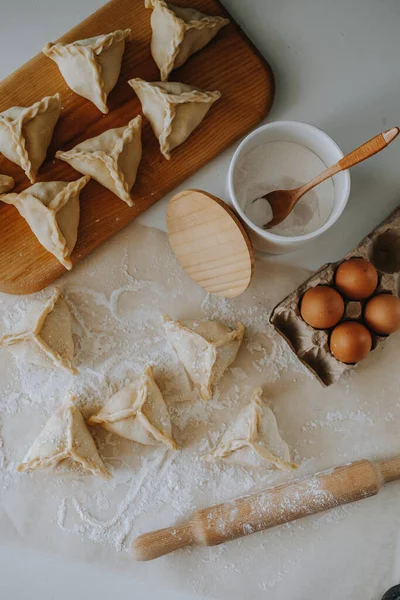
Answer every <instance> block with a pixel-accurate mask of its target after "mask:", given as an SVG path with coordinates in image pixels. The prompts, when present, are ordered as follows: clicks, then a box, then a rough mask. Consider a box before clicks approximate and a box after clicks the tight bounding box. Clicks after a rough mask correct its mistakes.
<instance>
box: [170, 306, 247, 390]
mask: <svg viewBox="0 0 400 600" xmlns="http://www.w3.org/2000/svg"><path fill="white" fill-rule="evenodd" d="M164 327H165V332H166V335H167V338H168V340H169V342H170V343H171V345H172V347H173V348H174V350H175V352H176V353H177V355H178V358H179V360H180V361H181V363H182V364H183V366H184V367H185V369H186V372H187V373H188V375H189V377H190V379H191V380H192V382H193V383H194V385H195V386H196V387H197V388H198V389H199V392H200V396H201V397H202V398H203V400H209V399H210V398H212V396H213V392H214V386H215V384H216V383H217V382H218V381H219V380H220V379H221V377H222V376H223V374H224V373H225V371H226V369H227V368H228V367H229V366H230V365H231V364H232V363H233V361H234V360H235V358H236V356H237V353H238V352H239V348H240V345H241V343H242V341H243V337H244V334H245V331H246V328H245V326H244V325H243V323H240V322H239V323H237V325H236V329H230V328H229V327H226V325H223V324H222V323H219V322H218V321H183V322H182V323H180V322H179V321H173V320H172V319H170V317H168V316H164Z"/></svg>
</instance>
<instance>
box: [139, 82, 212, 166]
mask: <svg viewBox="0 0 400 600" xmlns="http://www.w3.org/2000/svg"><path fill="white" fill-rule="evenodd" d="M128 83H129V85H130V86H131V87H132V88H133V89H134V90H135V92H136V94H137V95H138V97H139V100H140V102H141V103H142V110H143V114H144V115H145V117H146V118H147V119H148V120H149V121H150V125H151V126H152V128H153V131H154V133H155V135H156V137H157V139H158V141H159V143H160V150H161V153H162V154H163V155H164V156H165V158H166V159H168V160H169V159H170V152H171V150H173V149H174V148H176V147H177V146H179V145H180V144H183V142H184V141H185V140H187V138H188V137H189V136H190V134H191V133H192V132H193V131H194V129H196V127H197V126H198V125H200V123H201V122H202V120H203V119H204V117H205V116H206V114H207V113H208V111H209V110H210V108H211V106H212V105H213V104H214V102H215V101H216V100H218V99H219V98H220V97H221V93H220V92H206V91H203V90H199V89H198V88H195V87H193V86H191V85H186V84H185V83H177V82H165V83H163V82H153V83H149V82H147V81H143V79H138V78H136V79H131V80H130V81H129V82H128Z"/></svg>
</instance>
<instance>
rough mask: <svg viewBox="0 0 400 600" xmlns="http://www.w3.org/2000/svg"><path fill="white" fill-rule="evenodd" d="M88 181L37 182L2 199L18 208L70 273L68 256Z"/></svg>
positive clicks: (83, 178)
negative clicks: (83, 189)
mask: <svg viewBox="0 0 400 600" xmlns="http://www.w3.org/2000/svg"><path fill="white" fill-rule="evenodd" d="M89 179H90V177H81V179H78V180H77V181H71V182H67V181H49V182H43V183H35V184H34V185H31V187H29V188H27V189H26V190H24V191H23V192H21V193H20V194H14V193H11V194H4V195H3V196H0V200H2V201H3V202H5V203H6V204H12V205H13V206H15V208H16V209H17V210H18V212H19V214H20V215H21V216H22V217H24V219H25V220H26V221H27V223H28V225H29V227H30V228H31V230H32V231H33V233H34V234H35V235H36V237H37V239H38V240H39V242H40V243H41V244H42V246H44V247H45V248H46V250H48V252H51V254H54V256H55V257H56V259H57V260H59V261H60V263H61V264H62V265H64V267H65V268H66V269H68V270H71V269H72V262H71V260H70V258H69V257H70V254H71V252H72V250H73V249H74V246H75V244H76V240H77V237H78V225H79V214H80V209H79V194H80V191H81V190H82V188H84V187H85V185H86V184H87V182H88V181H89Z"/></svg>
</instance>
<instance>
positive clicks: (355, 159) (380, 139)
mask: <svg viewBox="0 0 400 600" xmlns="http://www.w3.org/2000/svg"><path fill="white" fill-rule="evenodd" d="M399 133H400V129H399V128H398V127H393V128H392V129H388V130H387V131H385V132H384V133H380V134H379V135H376V136H375V137H374V138H372V140H369V142H365V144H363V145H362V146H360V147H359V148H357V149H356V150H353V152H351V153H350V154H348V155H347V156H344V157H343V158H342V159H341V160H340V161H339V165H340V170H341V171H344V170H345V169H350V167H353V166H354V165H357V164H358V163H360V162H362V161H363V160H365V159H366V158H369V157H370V156H373V155H374V154H376V153H377V152H380V151H381V150H383V149H384V148H386V146H388V144H390V142H393V140H394V139H395V138H396V137H397V136H398V135H399Z"/></svg>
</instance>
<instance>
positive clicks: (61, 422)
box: [18, 396, 111, 479]
mask: <svg viewBox="0 0 400 600" xmlns="http://www.w3.org/2000/svg"><path fill="white" fill-rule="evenodd" d="M75 400H76V398H75V396H69V397H68V398H67V400H66V401H65V402H64V403H63V404H62V405H61V406H60V408H59V409H58V410H57V411H56V412H55V413H54V415H53V416H51V417H50V419H49V420H48V421H47V423H46V425H45V427H44V428H43V430H42V431H41V433H39V435H38V437H37V438H36V439H35V441H34V442H33V444H32V446H31V447H30V449H29V452H28V454H27V455H26V456H25V458H24V461H23V462H22V463H21V464H20V465H19V466H18V471H35V470H36V469H46V468H48V467H55V466H57V465H58V464H59V463H60V462H62V461H64V460H65V461H66V460H68V461H69V463H70V465H72V464H74V465H75V466H78V467H80V469H81V470H83V471H86V472H89V473H92V475H98V476H99V477H102V478H103V479H110V477H111V473H110V472H109V471H107V469H106V468H105V466H104V464H103V461H102V460H101V458H100V455H99V453H98V452H97V448H96V444H95V443H94V440H93V438H92V436H91V435H90V432H89V430H88V428H87V427H86V423H85V420H84V418H83V416H82V413H81V411H80V410H79V408H78V407H77V406H76V405H75Z"/></svg>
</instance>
